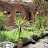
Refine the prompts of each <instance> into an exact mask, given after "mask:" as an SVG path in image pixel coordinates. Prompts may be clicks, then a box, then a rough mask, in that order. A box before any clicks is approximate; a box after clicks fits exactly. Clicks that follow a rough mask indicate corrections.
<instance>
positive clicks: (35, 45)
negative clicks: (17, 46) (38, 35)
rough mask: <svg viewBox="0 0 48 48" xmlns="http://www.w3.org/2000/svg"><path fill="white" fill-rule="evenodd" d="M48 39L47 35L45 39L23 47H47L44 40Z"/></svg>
mask: <svg viewBox="0 0 48 48" xmlns="http://www.w3.org/2000/svg"><path fill="white" fill-rule="evenodd" d="M47 39H48V37H45V38H43V39H40V40H39V41H38V42H37V43H36V44H29V45H28V46H26V47H23V48H45V47H44V41H46V40H47Z"/></svg>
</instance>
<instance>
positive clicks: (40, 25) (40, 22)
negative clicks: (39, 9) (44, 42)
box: [37, 16, 42, 29]
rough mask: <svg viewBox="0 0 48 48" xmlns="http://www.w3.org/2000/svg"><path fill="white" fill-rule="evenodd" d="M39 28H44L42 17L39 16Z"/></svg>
mask: <svg viewBox="0 0 48 48" xmlns="http://www.w3.org/2000/svg"><path fill="white" fill-rule="evenodd" d="M37 27H38V28H39V29H40V28H41V27H42V17H41V16H38V20H37Z"/></svg>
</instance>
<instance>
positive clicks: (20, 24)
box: [15, 14, 27, 39]
mask: <svg viewBox="0 0 48 48" xmlns="http://www.w3.org/2000/svg"><path fill="white" fill-rule="evenodd" d="M25 18H26V16H25V17H24V18H23V19H22V17H21V16H20V15H19V14H17V15H16V17H15V22H16V25H17V26H18V30H19V39H20V38H21V37H20V34H21V32H22V27H23V26H24V25H25V24H26V23H27V21H26V20H25Z"/></svg>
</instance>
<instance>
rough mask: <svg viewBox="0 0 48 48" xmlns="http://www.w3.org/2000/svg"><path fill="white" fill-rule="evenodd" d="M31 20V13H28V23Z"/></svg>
mask: <svg viewBox="0 0 48 48" xmlns="http://www.w3.org/2000/svg"><path fill="white" fill-rule="evenodd" d="M30 20H31V13H30V12H29V21H30Z"/></svg>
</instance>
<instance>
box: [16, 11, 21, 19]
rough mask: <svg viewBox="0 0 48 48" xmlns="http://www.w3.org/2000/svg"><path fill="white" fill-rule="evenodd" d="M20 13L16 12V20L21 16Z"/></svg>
mask: <svg viewBox="0 0 48 48" xmlns="http://www.w3.org/2000/svg"><path fill="white" fill-rule="evenodd" d="M20 14H21V12H20V11H16V18H17V19H19V18H20V17H21V16H20Z"/></svg>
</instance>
